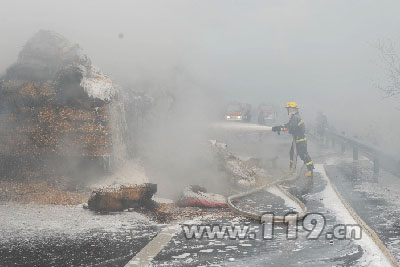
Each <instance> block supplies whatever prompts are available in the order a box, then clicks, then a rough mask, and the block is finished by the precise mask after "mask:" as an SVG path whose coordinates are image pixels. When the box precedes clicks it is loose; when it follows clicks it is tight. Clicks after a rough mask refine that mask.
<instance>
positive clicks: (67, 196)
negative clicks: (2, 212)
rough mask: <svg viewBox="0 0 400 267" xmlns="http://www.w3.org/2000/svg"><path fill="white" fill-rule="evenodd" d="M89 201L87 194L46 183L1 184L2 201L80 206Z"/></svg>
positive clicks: (5, 182) (6, 182) (4, 182)
mask: <svg viewBox="0 0 400 267" xmlns="http://www.w3.org/2000/svg"><path fill="white" fill-rule="evenodd" d="M87 199H88V195H87V194H84V193H78V192H71V191H67V190H61V189H57V188H54V187H50V186H49V185H48V184H46V183H45V182H40V183H18V182H10V181H1V182H0V201H6V202H16V203H21V204H37V205H78V204H80V203H83V202H86V201H87Z"/></svg>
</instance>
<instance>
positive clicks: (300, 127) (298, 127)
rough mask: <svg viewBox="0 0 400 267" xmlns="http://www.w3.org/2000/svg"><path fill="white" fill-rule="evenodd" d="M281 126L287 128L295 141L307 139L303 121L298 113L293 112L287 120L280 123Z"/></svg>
mask: <svg viewBox="0 0 400 267" xmlns="http://www.w3.org/2000/svg"><path fill="white" fill-rule="evenodd" d="M281 127H282V128H287V129H288V130H289V133H290V134H291V135H293V137H294V139H295V140H296V143H299V142H302V141H305V140H307V139H306V136H305V131H306V127H305V125H304V121H303V120H302V119H301V118H300V116H299V113H296V114H293V115H292V116H291V117H290V119H289V122H288V123H286V124H282V125H281Z"/></svg>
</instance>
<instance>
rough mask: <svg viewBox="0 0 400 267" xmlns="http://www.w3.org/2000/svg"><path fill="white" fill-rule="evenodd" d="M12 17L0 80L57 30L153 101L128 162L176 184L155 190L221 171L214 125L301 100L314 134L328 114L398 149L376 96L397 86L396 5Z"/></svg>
mask: <svg viewBox="0 0 400 267" xmlns="http://www.w3.org/2000/svg"><path fill="white" fill-rule="evenodd" d="M3 6H6V7H7V8H2V9H1V10H0V17H1V18H2V20H3V22H4V23H0V34H1V36H3V41H2V42H0V58H1V61H0V73H2V72H4V71H5V69H6V68H7V67H8V66H9V65H11V64H12V63H13V62H15V59H16V58H17V54H18V52H19V51H20V50H21V46H22V45H23V44H24V43H25V41H26V40H27V38H29V37H30V36H32V35H33V34H34V33H35V32H37V31H38V30H39V29H48V30H54V31H56V32H59V33H60V34H62V35H64V36H66V37H67V38H68V39H69V40H71V41H73V42H74V43H79V44H80V45H81V46H82V47H83V48H84V49H85V52H86V53H87V54H89V55H90V56H91V58H92V60H93V62H96V64H97V65H98V66H99V67H100V68H101V69H102V70H104V71H105V72H106V73H108V74H110V76H112V78H113V79H114V80H116V81H117V83H120V84H123V88H125V89H124V90H127V91H126V93H127V94H132V95H135V94H136V92H138V91H139V92H140V94H142V95H143V96H144V95H146V97H147V96H149V99H151V101H150V102H151V103H150V102H149V103H150V104H149V107H151V108H150V110H147V107H144V109H143V110H141V112H143V116H144V117H145V119H138V117H135V118H132V117H129V115H128V117H127V118H128V120H129V119H130V120H135V121H134V122H133V123H132V121H131V125H138V127H139V128H140V129H138V127H136V128H130V131H131V132H134V133H131V136H130V141H129V142H130V151H129V153H130V154H131V155H133V154H135V156H141V157H143V159H144V161H145V162H146V163H147V164H149V165H150V166H152V168H151V169H150V171H152V172H153V176H154V177H162V175H161V174H163V173H165V175H166V177H168V178H165V179H166V180H165V181H157V182H160V183H161V182H165V183H166V184H168V183H169V184H170V186H171V187H174V184H173V183H171V182H170V181H175V180H173V178H176V179H177V180H176V181H178V180H179V181H185V182H187V183H191V182H192V180H193V181H206V180H204V177H207V176H209V173H210V172H214V171H215V170H214V169H213V168H215V166H214V167H213V168H211V167H210V168H207V167H206V166H209V165H208V164H209V162H208V161H210V160H211V159H210V157H209V156H210V155H208V154H207V153H209V152H207V150H206V149H205V146H204V144H203V143H204V142H205V141H206V139H207V135H206V129H207V125H208V124H209V123H210V121H213V120H215V119H218V118H219V109H220V108H221V107H223V105H224V104H223V103H224V102H227V101H231V100H237V101H242V102H248V103H251V104H252V105H253V107H257V106H258V104H259V103H261V102H269V103H274V104H276V106H278V107H282V111H283V105H284V104H285V103H286V102H287V101H296V102H298V103H299V105H300V108H301V112H302V115H303V116H304V118H305V119H306V122H307V125H310V124H311V123H312V122H313V121H314V120H315V117H316V114H317V112H318V111H323V112H324V113H325V114H326V115H327V116H328V120H329V123H330V125H332V126H334V127H335V128H336V129H337V130H339V131H345V132H346V133H347V134H348V135H357V136H359V137H360V138H363V139H364V140H365V141H367V142H370V143H374V144H377V145H380V146H381V147H383V148H385V149H388V150H394V151H398V148H400V144H399V142H398V141H397V140H398V138H397V136H398V134H399V133H400V127H399V126H398V124H396V123H394V122H396V121H397V120H398V119H397V118H398V116H399V110H398V107H399V102H398V99H396V98H395V99H385V98H384V95H383V94H382V92H381V91H380V90H379V89H378V88H377V84H383V85H384V84H385V83H386V82H387V77H386V76H385V65H384V64H382V59H381V57H380V51H379V49H377V48H376V43H377V42H379V40H387V39H389V40H392V41H393V43H394V44H395V46H399V45H400V38H399V31H398V25H399V24H400V16H398V10H400V3H399V2H398V1H394V0H387V1H386V0H385V1H383V2H382V1H381V2H379V3H378V2H376V1H372V0H371V1H369V0H368V1H346V0H339V1H331V2H321V1H317V0H313V1H296V2H293V1H269V2H265V1H251V2H247V1H234V2H232V1H227V0H226V1H225V0H224V1H183V0H172V1H156V2H153V1H150V2H149V1H129V2H115V1H114V2H110V1H96V3H93V2H92V1H78V0H72V1H57V2H54V1H50V0H44V1H40V2H37V1H22V0H21V1H11V0H10V1H6V3H3ZM377 10H379V12H378V11H377ZM10 25H11V26H10ZM397 51H400V50H399V49H397ZM133 92H135V93H133ZM128 113H129V112H128ZM141 118H142V117H141ZM284 119H285V117H284V116H283V119H282V120H284ZM128 124H129V121H128ZM177 164H181V165H182V166H186V167H187V168H186V169H185V168H182V169H178V168H176V166H177ZM160 179H161V178H160ZM169 179H171V180H169Z"/></svg>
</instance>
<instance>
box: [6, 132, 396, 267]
mask: <svg viewBox="0 0 400 267" xmlns="http://www.w3.org/2000/svg"><path fill="white" fill-rule="evenodd" d="M216 139H218V140H221V141H225V142H226V143H227V144H228V146H229V147H230V148H231V149H232V151H234V152H235V153H237V154H239V155H240V156H242V157H243V158H246V157H247V158H249V157H257V158H262V159H269V158H271V157H273V156H276V155H278V156H279V159H278V166H279V167H280V168H285V167H287V157H288V150H289V148H290V142H291V138H290V137H289V136H275V135H272V133H271V132H269V133H261V134H260V132H251V131H250V132H246V133H240V132H238V133H237V132H236V133H234V134H226V133H222V134H221V133H220V134H218V135H216ZM309 147H310V149H309V150H310V154H311V156H312V157H313V156H316V155H323V154H328V153H329V151H325V150H323V149H320V148H319V147H318V146H317V145H314V144H310V146H309ZM314 162H315V163H317V164H318V163H319V164H323V163H327V164H328V165H330V166H329V167H328V172H329V174H330V176H332V177H334V178H332V179H333V182H334V183H335V184H336V185H337V187H338V188H339V190H341V191H343V195H344V196H345V197H346V199H348V201H349V203H350V204H352V205H354V209H355V210H356V211H357V212H359V213H360V216H362V217H363V218H365V221H366V222H368V223H369V224H371V225H370V226H371V227H373V228H374V230H376V232H377V233H378V234H379V235H381V236H382V239H383V240H384V241H385V243H386V244H387V245H388V247H390V249H391V250H392V251H393V252H394V253H397V256H398V254H399V250H398V249H397V248H398V246H397V244H398V243H400V238H399V235H398V233H399V230H398V229H399V227H398V225H399V224H398V219H397V218H398V217H399V216H398V215H399V211H400V210H399V208H398V205H396V203H397V202H396V200H397V199H398V196H399V194H398V192H397V191H393V192H391V193H390V194H388V193H387V192H388V191H387V190H390V185H391V184H393V181H394V180H393V178H391V177H387V176H384V177H383V178H379V177H378V178H377V177H374V176H372V175H369V174H368V171H367V170H369V168H370V166H368V165H363V163H360V164H356V165H355V164H351V163H349V162H347V163H346V161H343V162H340V161H338V160H337V159H335V160H332V159H329V158H320V159H316V160H314ZM300 165H301V164H300V163H299V166H300ZM319 166H320V167H319V169H318V171H316V172H315V174H314V178H313V180H308V179H306V178H305V177H304V176H303V175H302V174H300V176H299V177H300V178H299V179H297V180H296V181H295V182H294V183H293V184H289V185H287V186H286V190H288V191H289V192H291V193H292V194H293V195H295V196H297V197H298V198H299V199H300V200H301V201H303V202H304V203H305V204H306V206H307V209H308V212H309V213H318V214H321V215H322V216H323V217H324V218H325V220H326V225H325V227H324V229H323V231H322V232H321V234H320V235H319V237H318V238H316V239H310V238H309V236H308V235H309V233H310V231H309V230H306V229H304V227H303V224H302V222H299V224H298V227H297V229H298V232H297V237H296V238H294V239H289V238H288V237H287V234H286V233H287V226H286V225H285V224H275V225H274V228H273V229H274V232H273V238H272V240H270V239H268V240H266V239H264V238H263V232H262V229H263V225H261V224H260V222H257V221H254V220H250V219H247V218H243V217H241V216H239V215H238V216H222V217H221V216H207V217H203V218H193V219H195V220H194V221H193V222H192V223H191V222H186V224H188V225H189V224H193V225H199V224H200V225H217V226H223V225H226V226H229V225H238V226H248V227H249V229H250V233H251V235H246V237H245V238H242V239H233V238H229V237H228V236H226V235H225V236H224V237H220V238H218V237H217V238H212V239H210V238H208V237H207V236H205V235H203V236H202V237H201V238H196V239H188V238H187V237H186V236H185V234H184V232H183V231H178V232H177V234H176V235H175V236H173V237H172V239H171V240H170V241H169V242H168V243H167V244H166V245H165V247H163V248H162V249H161V251H160V252H159V253H158V254H157V255H155V257H154V258H152V259H151V260H152V265H153V266H226V265H234V266H384V263H382V262H383V260H384V259H383V258H382V255H381V254H380V252H379V251H378V250H377V249H376V248H375V247H374V244H372V243H371V242H368V240H366V239H365V237H364V236H363V239H362V240H346V239H344V240H339V239H335V238H333V239H332V238H329V233H331V232H332V230H333V229H334V226H335V225H338V224H344V223H348V222H349V220H350V221H351V216H350V217H349V215H348V214H347V211H346V210H345V209H344V208H343V207H340V201H338V200H337V199H336V198H335V196H334V195H333V193H332V192H333V191H332V188H331V187H330V185H329V183H328V180H327V179H326V176H325V175H324V172H322V171H321V170H322V168H321V166H322V165H319ZM367 174H368V175H367ZM391 179H392V180H391ZM378 186H381V187H379V188H381V189H382V190H380V191H379V190H375V188H378ZM399 188H400V187H399ZM385 190H386V191H385ZM388 195H390V197H388ZM287 203H288V202H287V201H286V200H285V199H284V198H282V197H280V196H277V195H275V194H273V192H272V193H271V191H268V192H267V191H265V192H259V193H257V194H254V195H252V196H249V197H247V198H243V199H241V200H240V202H239V203H237V205H241V206H242V207H246V208H247V209H253V210H256V211H258V212H260V213H262V212H274V213H275V214H277V215H282V214H284V213H286V212H288V211H291V209H292V208H293V207H289V206H287ZM0 214H2V216H1V217H0V266H125V265H126V264H127V263H128V261H129V260H130V259H132V258H133V257H134V256H135V255H137V254H138V253H139V252H140V251H141V250H142V249H143V248H144V247H146V245H148V244H149V242H152V240H153V239H154V237H155V236H156V235H157V234H158V233H159V232H160V230H161V228H162V227H163V226H161V225H157V224H156V223H154V222H151V221H149V220H148V219H147V218H145V217H143V216H141V215H139V214H137V213H134V212H121V213H112V214H98V213H93V212H91V211H88V210H84V209H82V208H81V207H62V206H30V205H16V204H6V203H1V205H0ZM349 218H350V219H349ZM327 234H328V235H327Z"/></svg>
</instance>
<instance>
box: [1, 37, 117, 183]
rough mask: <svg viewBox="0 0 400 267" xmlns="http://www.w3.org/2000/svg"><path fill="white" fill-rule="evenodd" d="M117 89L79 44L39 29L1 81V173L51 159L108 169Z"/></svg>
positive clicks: (56, 164) (64, 165)
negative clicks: (114, 98) (93, 63)
mask: <svg viewBox="0 0 400 267" xmlns="http://www.w3.org/2000/svg"><path fill="white" fill-rule="evenodd" d="M114 95H115V89H114V86H113V83H112V81H111V79H110V78H108V77H107V76H105V75H104V74H103V73H102V72H100V71H99V70H98V69H97V68H96V67H94V66H93V65H92V63H91V61H90V59H89V58H88V57H87V56H86V55H84V54H83V53H82V52H81V49H80V47H79V46H78V45H74V44H71V43H70V42H69V41H67V40H66V39H65V38H64V37H62V36H61V35H58V34H57V33H54V32H51V31H43V30H42V31H39V32H38V33H37V34H36V35H34V36H33V37H32V38H31V39H30V40H29V41H28V42H27V43H26V45H25V46H24V47H23V49H22V50H21V52H20V53H19V56H18V59H17V62H16V63H15V64H13V65H12V66H11V67H9V68H8V69H7V71H6V73H5V75H4V76H3V77H2V80H1V82H0V172H1V174H2V175H7V174H9V173H10V172H15V171H18V170H21V169H23V168H27V169H29V170H30V171H31V170H33V169H35V168H37V169H40V171H42V172H43V170H44V169H45V168H44V167H45V166H49V165H51V167H49V168H48V169H54V168H57V169H64V171H66V172H70V171H74V170H77V169H79V168H81V169H82V170H89V169H90V168H91V166H95V167H94V169H97V170H98V169H103V170H107V169H108V168H109V167H110V155H111V154H112V148H113V135H112V132H111V124H112V120H111V114H112V109H113V107H112V105H111V100H112V98H113V97H114ZM68 162H69V163H70V164H69V163H68ZM38 166H40V167H38ZM10 175H14V176H15V175H16V174H15V173H14V174H10Z"/></svg>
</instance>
